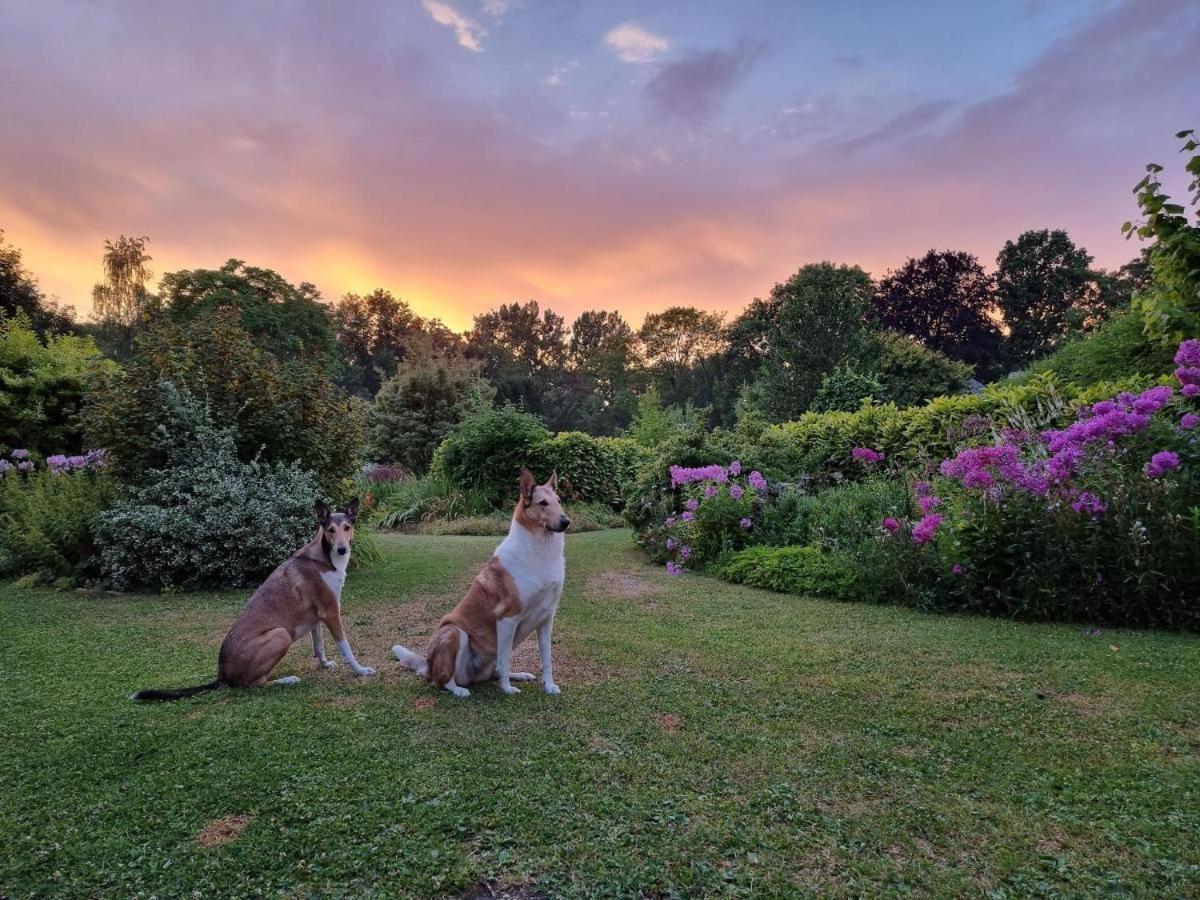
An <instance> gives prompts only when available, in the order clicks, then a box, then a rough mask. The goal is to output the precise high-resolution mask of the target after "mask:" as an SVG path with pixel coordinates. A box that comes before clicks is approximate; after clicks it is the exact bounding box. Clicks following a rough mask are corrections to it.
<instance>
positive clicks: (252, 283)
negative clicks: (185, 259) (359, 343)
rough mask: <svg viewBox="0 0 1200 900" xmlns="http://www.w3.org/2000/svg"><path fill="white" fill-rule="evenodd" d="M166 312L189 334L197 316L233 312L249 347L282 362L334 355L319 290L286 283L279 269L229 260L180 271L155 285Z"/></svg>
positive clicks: (215, 316)
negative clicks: (248, 338)
mask: <svg viewBox="0 0 1200 900" xmlns="http://www.w3.org/2000/svg"><path fill="white" fill-rule="evenodd" d="M159 290H160V291H161V294H162V303H163V307H164V311H165V313H166V315H167V316H168V317H169V318H170V319H171V321H172V322H174V323H175V324H176V325H177V326H179V328H180V330H181V333H183V334H187V333H189V331H190V326H191V325H192V324H193V323H194V322H196V321H198V320H211V319H218V320H223V321H227V319H225V316H224V315H223V314H225V313H228V314H231V315H232V316H233V317H234V319H235V321H237V322H239V323H240V325H241V327H242V329H243V330H244V331H245V332H246V333H247V334H248V335H249V336H250V338H251V341H252V343H253V345H254V346H255V347H257V348H261V349H263V350H265V351H266V352H267V353H269V354H271V355H272V356H274V357H275V358H276V359H277V360H279V361H280V362H284V361H289V360H294V359H299V360H303V361H306V362H310V363H311V362H313V361H315V360H319V361H320V363H321V364H322V365H328V364H329V363H330V362H331V361H332V360H333V359H334V358H335V355H336V353H335V346H336V345H335V342H334V333H333V325H332V322H331V318H330V314H329V309H328V307H327V306H326V305H325V304H324V303H322V302H321V294H320V292H319V291H318V290H317V289H316V288H315V287H314V286H313V285H311V284H309V283H307V282H304V283H301V284H300V285H299V286H296V285H293V284H290V283H289V282H288V281H287V280H286V279H285V278H284V277H283V276H281V275H280V274H279V273H278V272H274V271H272V270H271V269H261V268H257V267H255V266H248V265H246V264H245V263H244V262H242V260H240V259H231V260H229V261H227V262H226V263H225V264H224V265H223V266H221V268H219V269H181V270H180V271H178V272H170V273H168V274H166V275H164V276H163V278H162V282H161V284H160V285H159Z"/></svg>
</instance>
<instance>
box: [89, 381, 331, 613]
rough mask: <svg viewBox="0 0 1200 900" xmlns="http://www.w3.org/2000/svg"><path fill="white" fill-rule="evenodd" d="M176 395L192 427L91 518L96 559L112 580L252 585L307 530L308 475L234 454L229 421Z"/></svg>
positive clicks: (124, 584) (311, 494)
mask: <svg viewBox="0 0 1200 900" xmlns="http://www.w3.org/2000/svg"><path fill="white" fill-rule="evenodd" d="M186 402H188V403H189V404H190V405H191V407H192V409H191V415H193V416H194V417H196V418H198V419H199V420H200V424H199V427H198V428H197V429H196V431H195V432H194V433H192V434H189V435H187V436H186V437H184V438H182V439H180V440H178V441H177V442H176V443H174V444H173V445H172V446H171V448H170V454H169V457H168V460H167V463H166V466H165V467H164V468H161V469H155V470H152V471H150V472H148V473H146V477H145V478H144V479H143V481H142V483H141V485H140V486H138V487H135V488H132V489H131V490H130V491H128V493H127V494H126V495H124V496H123V497H121V498H120V499H118V500H117V502H116V503H115V504H113V506H112V508H111V509H109V510H108V511H106V512H103V513H101V514H100V515H99V516H97V517H96V519H95V522H94V532H95V538H96V543H97V546H98V547H99V550H100V566H101V569H102V571H103V573H104V576H105V578H106V579H107V581H108V582H109V583H110V584H112V585H113V586H114V587H116V588H118V589H122V590H127V589H130V588H133V587H152V588H167V587H186V588H194V587H201V586H216V585H230V586H236V585H242V586H249V585H255V584H258V583H259V582H260V581H261V580H262V579H263V578H264V577H265V576H266V575H267V574H268V573H270V572H271V571H272V570H273V569H274V568H275V567H276V566H278V565H279V564H280V563H281V562H283V561H284V560H285V559H287V558H288V557H289V556H290V555H291V554H292V553H294V552H295V550H296V549H297V548H298V547H300V546H301V545H303V544H304V543H305V542H306V541H307V540H308V539H309V538H311V537H312V535H313V533H314V531H315V527H316V526H315V521H314V519H313V512H312V509H313V502H314V500H315V499H316V497H317V496H318V492H317V485H316V483H315V481H314V479H313V477H312V476H311V475H310V474H309V473H307V472H305V471H304V470H302V469H300V468H298V467H297V466H294V465H293V466H284V465H280V464H268V463H264V462H260V461H258V460H251V461H250V462H245V461H243V460H241V459H240V458H239V456H238V450H237V443H236V440H235V435H234V433H233V430H232V429H229V428H216V427H213V425H212V424H211V421H210V420H209V416H208V414H207V411H203V410H200V409H199V408H198V407H197V406H196V404H195V402H194V401H186Z"/></svg>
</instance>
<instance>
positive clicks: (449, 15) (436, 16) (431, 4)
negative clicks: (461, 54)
mask: <svg viewBox="0 0 1200 900" xmlns="http://www.w3.org/2000/svg"><path fill="white" fill-rule="evenodd" d="M421 5H422V6H423V7H425V12H427V13H429V15H430V16H431V17H432V18H433V21H435V22H437V23H438V24H439V25H446V26H447V27H449V28H453V29H454V36H455V37H456V38H457V39H458V45H459V46H460V47H466V48H467V49H468V50H474V51H475V52H476V53H479V52H482V51H483V44H482V40H483V38H485V37H487V31H485V30H484V28H483V26H482V25H480V24H479V23H478V22H474V21H472V20H471V19H468V18H467V17H466V16H464V15H463V14H462V13H460V12H459V11H458V10H456V9H455V8H454V7H452V6H450V5H449V4H448V3H442V2H441V0H421ZM500 6H501V10H500V12H503V7H504V4H500ZM490 11H491V10H490V9H489V12H490ZM493 15H496V14H495V13H493Z"/></svg>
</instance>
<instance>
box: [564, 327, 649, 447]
mask: <svg viewBox="0 0 1200 900" xmlns="http://www.w3.org/2000/svg"><path fill="white" fill-rule="evenodd" d="M568 350H569V355H568V359H569V364H570V366H571V368H572V369H573V370H574V372H576V373H577V374H578V375H579V376H580V377H582V378H583V379H584V382H585V384H586V389H587V391H588V398H587V402H586V405H585V419H584V420H583V421H582V422H581V426H582V427H583V428H584V430H586V431H588V432H589V433H591V434H616V433H618V432H619V431H622V430H623V429H624V428H625V427H626V426H628V425H629V423H630V421H631V420H632V418H633V413H634V409H635V408H636V406H637V397H636V389H637V385H638V384H639V383H640V380H641V379H640V374H641V373H640V369H639V367H638V365H637V358H636V352H635V347H634V335H633V330H632V329H631V328H630V327H629V323H627V322H626V321H625V319H624V318H623V317H622V316H621V314H620V313H618V312H609V311H607V310H599V311H593V310H588V311H587V312H583V313H580V315H579V317H578V318H577V319H576V320H575V323H574V324H573V325H572V326H571V342H570V345H569V348H568Z"/></svg>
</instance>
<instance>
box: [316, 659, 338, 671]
mask: <svg viewBox="0 0 1200 900" xmlns="http://www.w3.org/2000/svg"><path fill="white" fill-rule="evenodd" d="M317 665H318V666H319V667H320V668H322V669H336V668H337V663H335V662H334V661H333V660H332V659H318V660H317Z"/></svg>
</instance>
